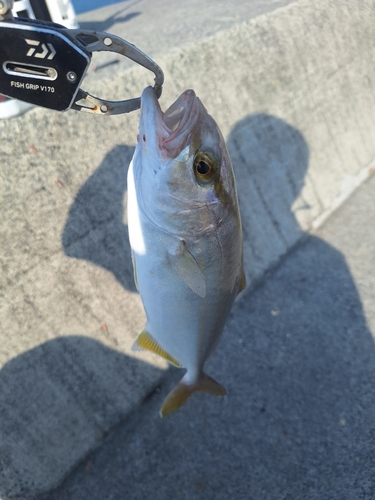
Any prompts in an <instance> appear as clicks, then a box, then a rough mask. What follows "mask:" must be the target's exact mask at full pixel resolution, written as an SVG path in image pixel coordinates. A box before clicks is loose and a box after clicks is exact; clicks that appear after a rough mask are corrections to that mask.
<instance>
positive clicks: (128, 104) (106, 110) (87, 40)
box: [69, 29, 164, 115]
mask: <svg viewBox="0 0 375 500" xmlns="http://www.w3.org/2000/svg"><path fill="white" fill-rule="evenodd" d="M69 36H70V37H72V38H73V39H75V40H76V41H77V42H78V43H79V44H80V45H82V46H83V47H84V49H85V50H86V52H89V53H90V54H91V53H92V52H100V51H109V52H116V53H117V54H121V55H123V56H125V57H127V58H128V59H131V60H132V61H134V62H136V63H137V64H139V65H141V66H143V67H144V68H146V69H148V70H150V71H152V72H153V73H154V75H155V86H154V88H155V90H156V95H157V97H158V98H159V97H160V95H161V92H162V85H163V82H164V74H163V71H162V70H161V68H160V67H159V66H158V65H157V64H156V63H155V62H154V61H153V60H152V59H150V58H149V57H148V56H146V54H144V53H143V52H142V51H140V50H139V49H138V48H137V47H136V46H135V45H133V44H131V43H129V42H127V41H126V40H123V39H122V38H120V37H118V36H115V35H110V34H108V33H100V32H99V33H98V32H96V31H89V30H80V29H77V30H69ZM140 107H141V98H140V97H138V98H135V99H127V100H123V101H107V100H104V99H99V98H98V97H95V96H93V95H91V94H89V93H88V92H85V91H84V90H83V89H79V90H78V92H77V94H76V97H75V99H74V103H73V104H72V106H71V109H75V110H77V111H87V112H89V113H98V114H101V115H118V114H122V113H129V112H131V111H134V110H136V109H139V108H140Z"/></svg>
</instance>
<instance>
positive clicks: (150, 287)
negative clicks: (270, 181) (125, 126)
mask: <svg viewBox="0 0 375 500" xmlns="http://www.w3.org/2000/svg"><path fill="white" fill-rule="evenodd" d="M128 227H129V239H130V245H131V248H132V256H133V266H134V276H135V282H136V286H137V288H138V290H139V293H140V295H141V297H142V301H143V305H144V308H145V312H146V316H147V324H146V327H145V330H144V331H143V332H142V333H141V334H140V336H139V337H138V339H137V341H136V342H135V344H134V346H133V348H134V349H149V350H151V351H153V352H156V353H157V354H159V355H161V356H163V357H164V358H165V359H167V360H168V361H170V362H171V363H173V364H175V365H177V366H182V367H185V368H186V370H187V371H186V374H185V375H184V377H183V378H182V380H181V381H180V383H179V384H178V385H177V386H176V387H175V388H174V389H173V390H172V392H171V393H170V394H169V395H168V396H167V398H166V400H165V401H164V403H163V405H162V407H161V410H160V414H161V416H165V415H166V414H168V413H170V412H172V411H174V410H176V409H177V408H179V407H180V406H182V405H183V404H184V402H185V401H186V399H187V398H188V397H189V396H190V395H191V394H192V393H193V392H194V391H205V392H208V393H212V394H215V395H220V396H224V395H226V390H225V389H224V387H223V386H221V385H220V384H219V383H218V382H216V381H215V380H214V379H212V378H211V377H209V376H208V375H206V374H205V373H204V372H203V365H204V363H205V361H206V360H207V358H208V357H209V356H210V355H211V354H212V352H213V351H214V349H215V348H216V346H217V344H218V341H219V339H220V336H221V334H222V331H223V329H224V324H225V321H226V318H227V316H228V314H229V311H230V309H231V307H232V304H233V302H234V299H235V298H236V296H237V294H238V293H240V292H241V291H242V290H243V289H244V288H245V276H244V272H243V262H242V229H241V219H240V213H239V209H238V201H237V193H236V186H235V179H234V174H233V169H232V165H231V161H230V158H229V155H228V152H227V149H226V146H225V142H224V139H223V137H222V135H221V133H220V131H219V129H218V126H217V124H216V123H215V121H214V120H213V118H212V117H211V116H210V115H209V114H208V113H207V111H206V109H205V108H204V106H203V105H202V103H201V102H200V100H199V99H198V97H196V95H195V93H194V92H193V91H192V90H187V91H185V92H184V93H183V94H182V95H181V96H180V97H179V98H178V99H177V101H176V102H175V103H174V104H172V106H171V107H170V108H169V109H168V110H167V111H166V112H165V113H163V112H162V111H161V109H160V106H159V103H158V100H157V98H156V96H155V93H154V90H153V89H152V88H151V87H148V88H146V89H145V90H144V92H143V95H142V105H141V118H140V125H139V141H138V144H137V147H136V150H135V153H134V156H133V159H132V162H131V164H130V167H129V172H128Z"/></svg>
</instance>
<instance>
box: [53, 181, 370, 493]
mask: <svg viewBox="0 0 375 500" xmlns="http://www.w3.org/2000/svg"><path fill="white" fill-rule="evenodd" d="M374 271H375V177H373V178H371V179H370V180H369V181H367V183H366V184H364V185H362V187H361V188H360V189H359V190H358V191H357V192H356V193H355V194H354V195H353V196H352V197H351V198H350V199H349V200H348V201H347V203H346V204H345V206H343V207H341V209H339V210H338V211H337V212H336V213H335V214H334V215H333V216H331V218H330V219H329V221H328V222H327V223H326V224H325V225H324V226H323V227H322V228H321V229H319V230H318V231H317V232H316V233H315V234H314V235H311V236H309V237H308V238H307V239H306V240H305V241H303V242H301V243H300V244H297V246H296V247H295V248H294V249H293V251H292V252H291V253H290V254H289V255H288V256H287V257H286V258H285V259H284V260H283V262H282V263H280V265H279V266H278V267H277V268H276V269H274V270H273V271H272V272H270V273H269V274H268V275H267V276H266V278H265V279H264V281H263V283H262V284H261V285H260V286H259V287H258V288H257V289H256V291H255V292H254V293H245V294H244V295H243V296H242V297H241V298H239V299H238V301H237V303H236V304H235V307H234V308H233V311H232V313H231V317H230V319H229V321H228V325H227V328H226V332H225V334H224V338H223V340H222V342H221V343H220V346H219V348H218V349H217V351H216V352H215V354H214V356H213V358H212V360H210V362H209V363H208V364H207V372H208V373H209V374H211V375H213V376H214V377H215V378H217V379H218V380H220V382H222V383H223V384H224V385H225V386H226V388H227V389H228V393H229V395H228V398H227V400H225V401H222V400H217V399H216V398H215V397H213V396H209V395H202V394H196V395H194V396H192V397H191V399H190V400H188V402H187V404H186V405H185V407H183V408H181V409H180V410H179V411H178V412H176V413H174V414H172V415H170V416H168V417H166V418H165V419H163V420H162V419H160V417H159V416H158V410H159V407H160V404H161V402H162V400H163V398H164V397H165V395H166V394H167V392H168V391H169V390H170V388H171V386H173V384H175V383H176V381H177V380H178V379H179V378H180V377H181V370H177V369H176V370H171V371H170V376H169V377H168V378H167V379H166V381H165V382H164V383H163V384H162V385H161V387H160V391H156V392H155V393H154V394H153V395H152V396H151V397H150V399H148V400H147V401H146V402H144V404H143V405H142V406H141V407H140V408H138V409H137V410H136V411H135V412H134V413H133V414H132V415H131V416H130V417H129V418H128V419H126V420H125V421H124V422H122V423H121V424H120V425H119V426H118V427H117V428H116V429H114V430H113V431H112V432H111V433H110V434H109V435H108V437H107V439H106V440H105V442H104V443H103V445H102V446H101V447H100V448H99V450H98V451H97V452H95V453H93V454H90V455H88V456H87V457H85V459H84V461H83V462H82V463H81V465H80V466H79V467H78V468H77V469H76V471H75V472H74V473H73V474H72V475H71V476H70V477H69V478H68V479H67V480H66V481H65V482H64V483H63V484H62V486H61V487H60V488H59V489H58V490H57V491H55V492H54V493H53V494H50V495H47V496H46V497H45V499H46V500H63V499H69V500H104V499H106V500H110V499H116V500H117V499H122V498H124V499H125V498H126V499H129V500H138V499H139V500H143V499H146V498H147V499H148V498H153V499H155V500H164V499H172V498H173V499H181V500H182V499H189V500H190V499H202V500H210V499H212V500H218V499H219V500H221V499H222V500H229V499H236V500H250V499H254V500H261V499H262V500H263V499H267V500H273V499H274V500H281V499H295V500H300V499H305V500H307V499H311V500H316V499H319V500H342V499H345V500H359V499H363V500H364V499H366V500H372V499H374V498H375V345H374V341H375V338H374V337H375V300H374V299H375V272H374Z"/></svg>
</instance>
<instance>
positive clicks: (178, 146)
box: [135, 87, 239, 235]
mask: <svg viewBox="0 0 375 500" xmlns="http://www.w3.org/2000/svg"><path fill="white" fill-rule="evenodd" d="M135 156H136V157H137V162H136V164H137V165H136V166H137V181H136V182H137V183H139V184H140V186H141V189H139V193H141V197H142V199H141V200H139V202H140V204H141V205H142V208H143V211H144V212H145V213H146V214H147V215H148V217H149V218H150V219H151V220H152V221H153V222H154V223H155V224H157V225H158V226H163V228H164V229H166V230H167V231H170V232H173V233H174V234H177V233H180V232H181V230H182V228H183V231H184V232H185V233H186V232H187V233H189V234H190V233H192V234H196V235H197V234H201V233H202V232H205V231H206V232H207V231H209V230H214V229H215V224H216V223H218V222H219V221H220V220H222V218H223V214H222V212H223V211H225V212H228V210H229V211H231V212H232V213H233V212H236V214H237V211H238V209H237V194H236V188H235V181H234V175H233V169H232V165H231V161H230V158H229V154H228V151H227V148H226V145H225V141H224V139H223V137H222V135H221V132H220V130H219V128H218V126H217V124H216V122H215V121H214V119H213V118H212V117H211V116H210V115H209V114H208V113H207V110H206V109H205V107H204V106H203V104H202V103H201V101H200V100H199V98H198V97H197V96H196V95H195V92H194V91H193V90H186V91H185V92H183V94H181V96H180V97H179V98H178V99H177V100H176V101H175V102H174V103H173V104H172V105H171V106H170V107H169V108H168V109H167V110H166V111H165V112H163V111H162V110H161V108H160V105H159V102H158V100H157V97H156V94H155V91H154V89H153V88H151V87H148V88H146V89H145V90H144V91H143V94H142V98H141V117H140V126H139V141H138V144H137V148H136V153H135ZM238 217H239V216H238ZM182 219H183V221H182Z"/></svg>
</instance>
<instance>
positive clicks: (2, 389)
mask: <svg viewBox="0 0 375 500" xmlns="http://www.w3.org/2000/svg"><path fill="white" fill-rule="evenodd" d="M140 373H143V374H145V373H146V374H147V375H148V376H151V377H154V378H155V380H158V379H159V377H160V370H159V369H157V368H155V367H153V366H152V365H149V364H148V363H143V362H142V361H139V360H137V359H134V358H130V357H128V356H125V355H123V354H121V353H119V352H117V351H115V350H113V349H110V348H108V347H106V346H104V345H103V344H101V343H100V342H97V341H95V340H92V339H90V338H86V337H82V336H69V337H62V338H58V339H55V340H51V341H49V342H46V343H45V344H42V345H40V346H38V347H36V348H35V349H32V350H30V351H28V352H26V353H24V354H22V355H20V356H17V357H16V358H15V359H13V360H11V361H9V362H8V363H6V364H5V365H4V366H3V368H2V369H1V370H0V498H1V499H2V500H11V499H15V498H22V499H25V500H26V499H29V498H40V495H38V491H39V493H40V490H42V491H46V490H47V491H48V489H50V488H53V487H56V485H57V484H58V483H59V482H60V481H61V479H62V477H61V474H62V471H63V472H64V473H65V474H66V473H68V472H69V469H70V468H71V467H72V466H73V464H74V463H76V464H77V463H78V462H79V461H80V460H82V450H83V449H86V450H87V449H88V448H91V449H93V448H95V447H96V446H98V444H99V443H100V442H101V441H102V440H103V438H104V436H105V435H106V434H107V433H108V431H109V430H110V429H112V428H113V426H115V425H116V424H118V423H119V420H120V419H121V418H124V417H125V415H126V414H127V412H128V411H129V410H130V409H134V406H136V405H137V404H138V403H139V398H142V393H143V395H144V397H145V396H146V395H147V391H149V387H146V386H145V387H136V386H134V381H135V380H136V381H140V380H143V377H142V376H140ZM129 387H131V390H129ZM73 443H74V446H73Z"/></svg>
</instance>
